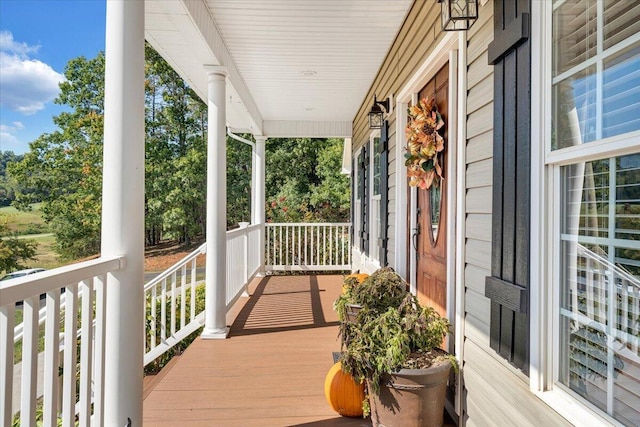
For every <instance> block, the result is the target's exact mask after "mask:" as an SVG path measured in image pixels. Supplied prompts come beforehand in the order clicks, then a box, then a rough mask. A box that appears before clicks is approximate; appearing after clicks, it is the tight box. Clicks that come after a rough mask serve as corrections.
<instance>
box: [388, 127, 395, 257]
mask: <svg viewBox="0 0 640 427" xmlns="http://www.w3.org/2000/svg"><path fill="white" fill-rule="evenodd" d="M395 118H396V116H395V114H394V115H393V116H392V117H390V118H389V168H388V170H389V204H388V212H389V216H388V220H387V224H388V227H387V261H388V263H389V266H390V267H393V268H396V265H395V239H396V232H395V230H396V227H395V226H394V225H395V221H396V212H397V207H396V198H397V197H396V161H397V159H396V141H397V138H396V120H395Z"/></svg>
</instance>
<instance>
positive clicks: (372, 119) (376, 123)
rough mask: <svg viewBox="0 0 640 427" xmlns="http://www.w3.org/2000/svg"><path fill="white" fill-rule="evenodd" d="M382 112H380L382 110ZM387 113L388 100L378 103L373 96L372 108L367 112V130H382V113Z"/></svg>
mask: <svg viewBox="0 0 640 427" xmlns="http://www.w3.org/2000/svg"><path fill="white" fill-rule="evenodd" d="M380 107H382V108H384V111H382V108H380ZM386 112H389V100H388V99H385V100H384V101H378V98H377V96H376V95H373V107H371V111H370V112H369V129H382V122H383V121H384V113H386Z"/></svg>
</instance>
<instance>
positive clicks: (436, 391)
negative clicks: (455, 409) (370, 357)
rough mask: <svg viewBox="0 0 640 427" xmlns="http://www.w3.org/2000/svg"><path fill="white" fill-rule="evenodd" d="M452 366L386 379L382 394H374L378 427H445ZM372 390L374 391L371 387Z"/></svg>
mask: <svg viewBox="0 0 640 427" xmlns="http://www.w3.org/2000/svg"><path fill="white" fill-rule="evenodd" d="M450 369H451V362H449V361H448V360H446V361H443V363H442V364H440V365H438V366H433V367H431V368H428V369H401V370H400V371H399V372H397V373H395V374H392V375H384V376H383V377H382V381H381V384H380V394H378V395H376V394H375V393H371V396H370V402H371V421H372V424H373V426H374V427H414V426H415V427H441V426H442V423H443V415H444V400H445V395H446V389H447V380H448V379H449V370H450ZM369 390H371V387H370V386H369Z"/></svg>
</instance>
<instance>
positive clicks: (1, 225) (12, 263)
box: [0, 215, 37, 272]
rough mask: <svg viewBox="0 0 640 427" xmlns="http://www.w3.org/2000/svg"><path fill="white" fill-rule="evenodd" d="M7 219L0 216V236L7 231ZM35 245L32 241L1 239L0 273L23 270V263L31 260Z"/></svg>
mask: <svg viewBox="0 0 640 427" xmlns="http://www.w3.org/2000/svg"><path fill="white" fill-rule="evenodd" d="M7 222H8V219H7V218H6V217H5V216H4V215H2V216H0V235H4V234H5V233H7V231H8V230H9V227H8V224H7ZM36 248H37V244H36V242H35V241H34V240H28V239H18V238H16V237H3V238H2V239H0V272H11V271H14V270H20V269H22V268H25V267H24V265H22V262H23V261H27V260H30V259H33V258H34V257H35V255H36Z"/></svg>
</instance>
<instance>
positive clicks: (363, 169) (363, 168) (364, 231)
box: [358, 145, 369, 254]
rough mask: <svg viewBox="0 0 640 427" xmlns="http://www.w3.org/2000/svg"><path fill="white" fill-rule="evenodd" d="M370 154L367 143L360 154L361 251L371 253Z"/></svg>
mask: <svg viewBox="0 0 640 427" xmlns="http://www.w3.org/2000/svg"><path fill="white" fill-rule="evenodd" d="M368 183H369V155H368V147H367V146H366V145H365V146H364V147H362V150H361V151H360V155H359V156H358V185H359V186H360V230H359V232H360V234H359V238H360V251H361V252H363V253H365V254H368V253H369V212H368V206H369V201H368V199H369V192H368V186H369V185H368Z"/></svg>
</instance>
